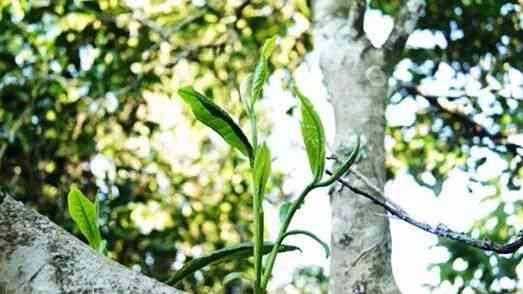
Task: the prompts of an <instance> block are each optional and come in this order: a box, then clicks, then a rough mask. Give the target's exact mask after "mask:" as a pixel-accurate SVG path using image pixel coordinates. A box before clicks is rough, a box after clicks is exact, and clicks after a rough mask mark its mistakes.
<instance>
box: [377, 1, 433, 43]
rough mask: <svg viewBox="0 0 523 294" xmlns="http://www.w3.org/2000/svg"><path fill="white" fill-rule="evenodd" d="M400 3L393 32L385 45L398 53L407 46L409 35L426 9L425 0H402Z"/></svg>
mask: <svg viewBox="0 0 523 294" xmlns="http://www.w3.org/2000/svg"><path fill="white" fill-rule="evenodd" d="M400 5H401V7H400V10H399V12H398V15H397V16H396V17H395V19H394V27H393V29H392V32H391V33H390V36H389V38H388V39H387V41H386V42H385V44H384V45H383V47H384V48H385V50H387V51H388V52H391V53H397V52H398V50H399V51H401V50H402V49H403V48H404V47H405V43H407V39H408V37H409V35H410V34H411V33H412V32H413V31H414V29H416V25H417V23H418V19H419V18H420V17H421V15H422V13H423V10H424V9H425V0H402V1H401V3H400Z"/></svg>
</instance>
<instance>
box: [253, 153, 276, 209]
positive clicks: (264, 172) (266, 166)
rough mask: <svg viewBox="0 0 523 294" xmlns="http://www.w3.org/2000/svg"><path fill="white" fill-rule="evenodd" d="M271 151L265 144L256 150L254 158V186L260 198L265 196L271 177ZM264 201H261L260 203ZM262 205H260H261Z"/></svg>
mask: <svg viewBox="0 0 523 294" xmlns="http://www.w3.org/2000/svg"><path fill="white" fill-rule="evenodd" d="M271 160H272V158H271V151H270V150H269V147H267V144H265V143H263V144H262V145H261V146H260V147H258V150H256V156H255V157H254V170H253V174H254V186H255V193H256V195H258V196H259V197H260V198H262V197H263V195H264V194H265V187H266V186H267V182H268V180H269V176H270V175H271V165H272V162H271ZM261 200H263V199H260V201H261ZM259 204H260V203H259Z"/></svg>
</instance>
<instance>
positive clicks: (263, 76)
mask: <svg viewBox="0 0 523 294" xmlns="http://www.w3.org/2000/svg"><path fill="white" fill-rule="evenodd" d="M275 45H276V36H274V37H272V38H270V39H268V40H266V41H265V43H264V44H263V46H262V48H261V50H260V58H259V59H258V63H257V64H256V67H255V68H254V74H253V77H252V87H251V99H252V104H254V102H255V101H256V100H258V99H260V98H261V97H262V95H263V84H265V82H266V81H267V78H268V77H269V57H270V56H271V54H272V52H273V51H274V46H275Z"/></svg>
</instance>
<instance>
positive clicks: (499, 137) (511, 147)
mask: <svg viewBox="0 0 523 294" xmlns="http://www.w3.org/2000/svg"><path fill="white" fill-rule="evenodd" d="M401 87H402V88H403V89H406V90H407V91H408V93H409V94H410V95H413V96H416V95H419V96H422V97H424V98H426V99H427V101H428V102H429V104H430V105H431V106H432V107H434V108H436V109H437V110H438V111H440V112H442V113H446V114H447V115H449V116H451V117H452V119H454V120H456V121H459V122H460V123H461V125H462V126H463V130H464V131H465V132H467V135H468V136H470V137H473V136H478V137H479V138H488V139H490V140H491V141H492V142H494V143H497V144H498V145H501V146H504V147H505V148H506V149H507V151H508V152H510V153H512V154H513V155H515V156H523V146H521V145H518V144H515V143H509V142H507V140H508V137H507V136H506V135H505V134H503V133H501V132H497V133H491V132H489V131H488V130H487V129H486V128H485V127H484V126H482V125H481V124H479V123H477V122H475V121H474V120H473V119H472V118H471V117H469V116H468V115H467V114H465V113H463V112H459V111H454V110H451V109H449V108H448V107H445V106H444V105H442V104H441V102H440V101H439V100H438V99H439V98H440V97H439V96H433V95H427V94H423V93H421V92H420V91H419V89H418V88H417V87H414V86H406V85H402V86H401ZM462 97H467V96H466V95H463V96H462ZM456 98H457V97H456ZM490 149H492V148H490ZM520 151H521V153H520Z"/></svg>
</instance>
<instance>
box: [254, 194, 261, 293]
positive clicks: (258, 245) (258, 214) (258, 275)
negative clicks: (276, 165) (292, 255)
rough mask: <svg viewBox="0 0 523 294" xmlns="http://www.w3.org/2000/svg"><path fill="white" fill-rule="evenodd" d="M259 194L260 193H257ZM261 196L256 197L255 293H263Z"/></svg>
mask: <svg viewBox="0 0 523 294" xmlns="http://www.w3.org/2000/svg"><path fill="white" fill-rule="evenodd" d="M256 194H258V193H256ZM258 198H259V196H257V197H255V199H254V207H253V209H254V213H255V216H254V227H255V228H254V249H253V250H254V271H255V273H256V277H255V279H254V293H255V294H262V293H263V292H262V290H261V281H262V272H263V267H262V255H263V253H262V250H263V209H262V208H261V207H260V204H261V201H259V202H258V200H259V199H258Z"/></svg>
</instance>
